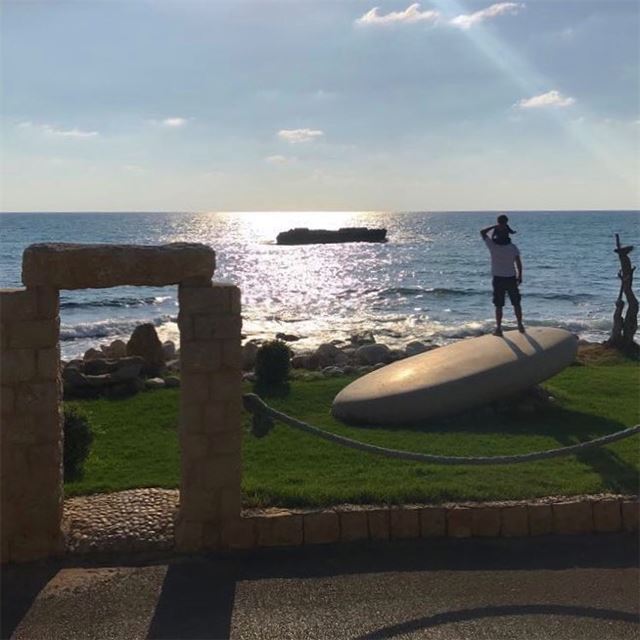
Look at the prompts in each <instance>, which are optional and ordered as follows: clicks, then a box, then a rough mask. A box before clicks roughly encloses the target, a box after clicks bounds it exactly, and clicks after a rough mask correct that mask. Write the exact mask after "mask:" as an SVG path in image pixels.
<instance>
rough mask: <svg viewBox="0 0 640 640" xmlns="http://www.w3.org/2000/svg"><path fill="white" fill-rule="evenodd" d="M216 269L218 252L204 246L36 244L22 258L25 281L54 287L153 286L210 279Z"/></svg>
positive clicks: (35, 285)
mask: <svg viewBox="0 0 640 640" xmlns="http://www.w3.org/2000/svg"><path fill="white" fill-rule="evenodd" d="M214 268H215V253H214V251H213V249H211V247H208V246H206V245H203V244H190V243H183V242H177V243H173V244H167V245H159V246H142V245H117V244H94V245H91V244H65V243H49V244H34V245H31V246H30V247H27V248H26V249H25V251H24V253H23V256H22V282H23V283H24V284H25V285H26V286H27V287H49V288H53V289H88V288H103V287H117V286H121V285H134V286H152V287H153V286H164V285H170V284H178V283H179V282H180V281H182V280H185V279H186V278H193V277H203V278H211V276H212V275H213V271H214Z"/></svg>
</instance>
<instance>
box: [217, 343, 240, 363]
mask: <svg viewBox="0 0 640 640" xmlns="http://www.w3.org/2000/svg"><path fill="white" fill-rule="evenodd" d="M221 347H222V366H223V367H228V368H230V369H238V370H239V369H240V367H241V364H242V345H241V344H240V340H225V341H223V342H222V345H221Z"/></svg>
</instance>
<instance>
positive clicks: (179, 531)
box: [175, 515, 204, 552]
mask: <svg viewBox="0 0 640 640" xmlns="http://www.w3.org/2000/svg"><path fill="white" fill-rule="evenodd" d="M175 540H176V549H177V550H178V551H183V552H188V551H199V550H200V549H202V548H203V542H204V523H203V522H202V521H200V520H185V519H184V518H182V516H181V515H180V516H179V517H178V521H177V522H176V529H175Z"/></svg>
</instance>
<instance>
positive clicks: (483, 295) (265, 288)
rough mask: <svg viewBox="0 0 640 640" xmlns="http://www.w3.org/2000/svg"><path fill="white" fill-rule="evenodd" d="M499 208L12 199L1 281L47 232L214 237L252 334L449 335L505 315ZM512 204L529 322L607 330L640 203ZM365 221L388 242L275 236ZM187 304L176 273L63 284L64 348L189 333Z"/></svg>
mask: <svg viewBox="0 0 640 640" xmlns="http://www.w3.org/2000/svg"><path fill="white" fill-rule="evenodd" d="M498 213H500V212H429V211H416V212H237V213H218V212H211V213H188V212H174V213H167V212H158V213H147V212H145V213H136V212H132V213H121V212H118V213H90V212H87V213H3V214H2V215H0V237H1V242H0V266H1V275H0V285H1V286H2V287H20V286H21V259H22V252H23V250H24V249H25V247H27V246H29V245H30V244H32V243H36V242H80V243H133V244H164V243H169V242H201V243H205V244H207V245H210V246H211V247H213V249H214V250H215V252H216V263H217V266H216V273H215V276H214V277H215V278H216V279H220V280H225V281H229V282H233V283H235V284H237V285H239V286H240V288H241V291H242V315H243V335H244V337H245V339H247V340H249V339H253V338H257V339H261V340H264V339H272V338H274V337H275V335H276V334H277V333H285V334H290V335H294V336H297V337H298V338H300V339H299V340H298V341H297V342H296V343H295V348H297V349H306V348H313V347H315V346H317V345H318V344H321V343H323V342H329V341H332V340H344V341H348V340H349V338H350V336H352V335H353V334H356V333H363V332H371V333H373V335H374V336H375V339H376V340H377V341H378V342H382V343H385V344H388V345H389V346H390V347H401V346H404V345H406V344H407V343H408V342H411V341H413V340H422V341H432V342H434V343H437V344H444V343H447V342H450V341H453V340H457V339H460V338H466V337H469V336H478V335H482V334H484V333H487V332H489V331H491V330H492V328H493V307H492V303H491V276H490V264H489V255H488V251H487V249H486V247H485V246H484V244H483V243H482V241H481V238H480V234H479V230H480V228H482V227H485V226H488V225H490V224H493V223H494V222H495V218H496V215H497V214H498ZM508 215H509V224H510V226H511V227H512V228H514V229H515V230H516V231H517V234H516V235H515V236H513V241H514V242H515V243H516V244H517V245H518V247H519V249H520V252H521V254H522V261H523V264H524V282H523V285H522V288H521V291H522V295H523V303H522V304H523V310H524V318H525V324H528V325H529V326H540V325H548V326H556V327H563V328H565V329H568V330H570V331H572V332H574V333H575V334H577V335H578V336H580V337H581V338H583V339H585V340H590V341H602V340H604V339H605V338H606V337H607V335H608V332H609V331H610V328H611V321H612V316H613V310H614V303H615V300H616V297H617V295H618V290H619V280H618V277H617V273H618V269H619V263H618V258H617V255H616V254H615V253H614V248H615V235H614V234H616V233H619V234H620V237H621V240H622V242H623V244H625V245H627V244H634V245H636V246H637V245H640V212H638V211H563V212H558V211H527V212H508ZM353 226H367V227H385V228H386V229H387V235H388V242H387V243H385V244H376V243H349V244H331V245H301V246H279V245H277V244H276V242H275V239H276V236H277V234H278V233H279V232H280V231H285V230H287V229H291V228H294V227H310V228H325V229H337V228H340V227H353ZM638 253H639V254H640V249H639V250H638ZM634 257H635V254H632V258H634ZM635 262H636V264H638V263H640V261H638V260H637V259H636V261H635ZM639 280H640V277H639ZM177 314H178V303H177V288H176V287H175V286H168V287H115V288H112V289H86V290H77V291H63V292H61V309H60V319H61V326H60V338H61V350H62V357H63V358H64V359H69V358H72V357H76V356H78V355H80V354H82V353H83V352H84V351H85V350H87V349H88V348H90V347H96V346H99V345H101V344H106V343H109V342H111V341H112V340H114V339H116V338H121V339H124V340H126V339H128V337H129V336H130V335H131V332H132V331H133V329H134V327H135V326H136V325H137V324H140V323H143V322H151V323H153V324H154V325H155V326H156V328H157V330H158V333H159V335H160V337H161V339H163V340H174V341H176V342H179V333H178V327H177V324H176V321H177ZM510 324H513V314H512V311H511V309H510V308H509V306H508V305H507V308H506V309H505V325H506V327H507V328H509V326H510Z"/></svg>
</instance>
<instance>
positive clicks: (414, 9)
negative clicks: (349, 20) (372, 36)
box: [355, 2, 440, 26]
mask: <svg viewBox="0 0 640 640" xmlns="http://www.w3.org/2000/svg"><path fill="white" fill-rule="evenodd" d="M439 17H440V12H439V11H420V4H419V3H418V2H415V3H414V4H412V5H410V6H408V7H407V8H406V9H405V10H404V11H391V13H387V14H385V15H380V14H379V13H378V7H374V8H373V9H371V11H368V12H367V13H365V14H364V15H363V16H360V17H359V18H358V19H357V20H356V21H355V22H356V24H358V25H364V26H369V25H389V24H414V23H416V22H436V21H437V20H438V18H439Z"/></svg>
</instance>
